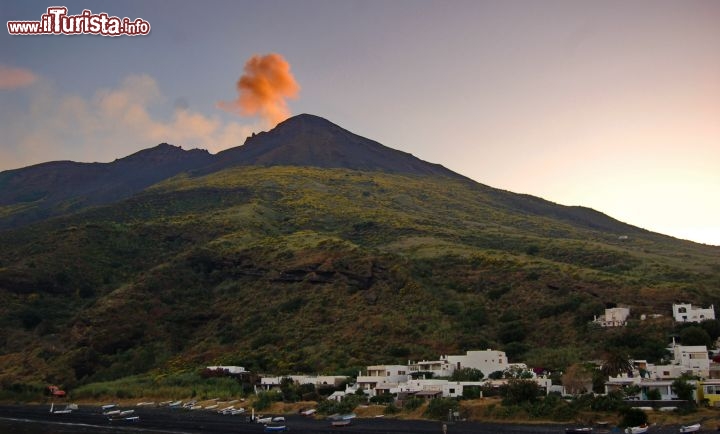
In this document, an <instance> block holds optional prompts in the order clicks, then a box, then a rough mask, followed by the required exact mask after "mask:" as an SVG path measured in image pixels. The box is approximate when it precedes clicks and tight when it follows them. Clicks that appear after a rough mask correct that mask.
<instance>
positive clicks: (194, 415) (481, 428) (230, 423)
mask: <svg viewBox="0 0 720 434" xmlns="http://www.w3.org/2000/svg"><path fill="white" fill-rule="evenodd" d="M48 410H49V408H48V406H41V405H27V406H14V405H5V406H0V433H12V434H66V433H67V434H69V433H101V434H111V433H113V434H115V433H136V432H137V433H147V434H160V433H166V434H167V433H175V434H180V433H187V434H197V433H247V434H251V433H253V434H258V433H262V432H264V431H263V430H264V427H263V425H261V424H258V423H252V422H248V421H247V418H246V417H245V416H244V415H239V416H224V415H219V414H217V413H214V412H209V411H189V410H183V409H170V408H148V407H139V408H133V410H135V413H134V415H137V416H139V417H140V421H139V422H109V421H108V419H107V417H106V416H103V415H102V414H101V410H100V408H99V407H92V406H80V408H79V409H78V410H76V411H74V412H72V413H71V414H66V415H58V414H50V413H49V411H48ZM286 419H287V421H286V423H285V425H286V426H287V427H288V429H289V431H290V432H292V433H299V434H326V433H327V434H330V433H332V434H337V433H346V434H370V433H372V434H385V433H387V434H404V433H407V434H411V433H412V434H426V433H427V434H442V422H436V421H423V420H398V419H390V418H371V419H355V420H354V421H353V423H352V425H350V426H345V427H333V426H331V425H330V422H328V421H326V420H315V419H311V418H306V417H303V416H299V415H296V416H286ZM570 426H573V425H572V424H565V425H532V426H528V425H514V424H506V425H503V424H485V423H477V422H456V423H451V424H447V433H448V434H473V433H480V434H483V433H488V434H489V433H506V434H512V433H517V434H521V433H523V434H527V433H564V432H565V428H566V427H570ZM678 428H679V427H677V426H665V427H657V426H655V427H652V428H651V430H650V432H651V433H676V432H678ZM616 430H617V429H616ZM597 432H601V431H599V430H597ZM604 432H622V431H619V430H617V431H615V430H612V431H608V430H605V431H604Z"/></svg>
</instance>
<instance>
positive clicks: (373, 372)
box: [357, 365, 409, 395]
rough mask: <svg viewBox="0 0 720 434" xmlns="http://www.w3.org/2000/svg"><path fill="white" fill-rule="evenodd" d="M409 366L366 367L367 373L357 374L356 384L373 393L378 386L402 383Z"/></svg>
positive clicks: (384, 386)
mask: <svg viewBox="0 0 720 434" xmlns="http://www.w3.org/2000/svg"><path fill="white" fill-rule="evenodd" d="M408 374H409V368H408V366H407V365H375V366H368V367H367V374H366V375H362V373H360V375H358V377H357V385H358V386H359V387H360V388H362V389H365V390H367V391H369V392H370V395H374V394H375V389H376V388H377V387H378V386H380V387H381V388H383V389H388V388H391V387H397V385H398V384H399V383H404V382H405V381H407V380H408V378H409V375H408Z"/></svg>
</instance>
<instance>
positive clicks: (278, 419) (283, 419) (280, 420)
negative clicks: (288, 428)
mask: <svg viewBox="0 0 720 434" xmlns="http://www.w3.org/2000/svg"><path fill="white" fill-rule="evenodd" d="M272 421H273V422H285V418H284V417H283V416H277V417H274V418H272Z"/></svg>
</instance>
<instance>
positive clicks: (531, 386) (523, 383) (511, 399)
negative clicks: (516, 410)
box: [502, 379, 540, 405]
mask: <svg viewBox="0 0 720 434" xmlns="http://www.w3.org/2000/svg"><path fill="white" fill-rule="evenodd" d="M539 391H540V388H539V387H538V385H537V383H536V382H535V381H533V380H518V379H512V380H510V381H508V384H507V386H506V387H505V389H504V393H503V401H502V403H503V405H518V404H522V403H525V402H529V403H534V402H535V401H537V399H538V393H539Z"/></svg>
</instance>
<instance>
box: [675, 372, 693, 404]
mask: <svg viewBox="0 0 720 434" xmlns="http://www.w3.org/2000/svg"><path fill="white" fill-rule="evenodd" d="M670 387H672V390H673V392H675V394H676V395H677V397H678V399H682V400H685V401H687V402H688V403H689V404H690V405H694V403H695V400H694V397H695V385H694V384H692V383H689V382H688V381H687V378H685V377H680V378H678V379H676V380H675V381H673V382H672V385H671V386H670Z"/></svg>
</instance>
